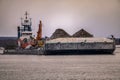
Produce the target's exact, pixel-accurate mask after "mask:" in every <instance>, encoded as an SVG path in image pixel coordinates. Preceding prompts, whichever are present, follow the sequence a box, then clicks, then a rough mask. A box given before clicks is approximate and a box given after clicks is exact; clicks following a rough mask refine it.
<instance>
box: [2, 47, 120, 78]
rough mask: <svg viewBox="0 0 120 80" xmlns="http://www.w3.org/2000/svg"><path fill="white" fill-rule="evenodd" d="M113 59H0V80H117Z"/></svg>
mask: <svg viewBox="0 0 120 80" xmlns="http://www.w3.org/2000/svg"><path fill="white" fill-rule="evenodd" d="M114 53H115V55H59V56H57V55H55V56H54V55H51V56H50V55H49V56H44V55H0V80H120V48H117V49H116V50H115V52H114Z"/></svg>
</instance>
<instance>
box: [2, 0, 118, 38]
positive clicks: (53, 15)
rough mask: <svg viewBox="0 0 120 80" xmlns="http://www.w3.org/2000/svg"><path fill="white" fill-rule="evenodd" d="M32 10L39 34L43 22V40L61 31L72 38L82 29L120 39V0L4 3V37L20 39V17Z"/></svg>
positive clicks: (20, 0)
mask: <svg viewBox="0 0 120 80" xmlns="http://www.w3.org/2000/svg"><path fill="white" fill-rule="evenodd" d="M25 11H28V13H29V14H30V15H29V16H30V17H31V18H32V29H33V34H34V35H36V32H37V30H38V24H39V20H42V23H43V32H42V34H43V37H44V36H48V37H49V36H51V35H52V33H53V32H54V31H55V29H57V28H62V29H64V30H65V31H66V32H68V33H69V34H70V35H72V34H74V33H75V32H77V31H78V30H80V29H81V28H83V29H85V30H87V31H88V32H90V33H91V34H93V35H94V36H95V37H108V36H109V35H111V34H113V35H114V36H115V37H119V38H120V0H0V36H16V37H17V26H19V25H20V21H21V20H20V18H21V17H24V13H25Z"/></svg>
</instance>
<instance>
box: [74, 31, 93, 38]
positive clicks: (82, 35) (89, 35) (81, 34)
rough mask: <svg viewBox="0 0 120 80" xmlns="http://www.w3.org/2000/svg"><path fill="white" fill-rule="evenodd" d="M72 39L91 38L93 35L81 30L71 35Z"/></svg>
mask: <svg viewBox="0 0 120 80" xmlns="http://www.w3.org/2000/svg"><path fill="white" fill-rule="evenodd" d="M72 37H93V35H92V34H90V33H89V32H87V31H85V30H84V29H81V30H79V31H78V32H76V33H75V34H73V36H72Z"/></svg>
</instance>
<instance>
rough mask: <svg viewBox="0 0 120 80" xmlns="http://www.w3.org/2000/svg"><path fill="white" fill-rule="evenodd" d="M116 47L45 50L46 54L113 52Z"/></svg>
mask: <svg viewBox="0 0 120 80" xmlns="http://www.w3.org/2000/svg"><path fill="white" fill-rule="evenodd" d="M113 52H114V49H102V50H100V49H98V50H45V52H44V54H45V55H79V54H113Z"/></svg>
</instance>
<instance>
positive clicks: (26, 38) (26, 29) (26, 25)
mask: <svg viewBox="0 0 120 80" xmlns="http://www.w3.org/2000/svg"><path fill="white" fill-rule="evenodd" d="M31 26H32V21H31V18H28V13H27V11H26V13H25V19H24V20H23V18H21V26H19V27H18V46H19V48H22V49H28V48H30V47H31V46H34V45H36V44H35V39H34V37H33V36H32V28H31Z"/></svg>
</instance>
